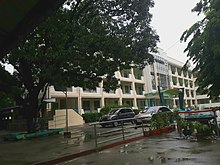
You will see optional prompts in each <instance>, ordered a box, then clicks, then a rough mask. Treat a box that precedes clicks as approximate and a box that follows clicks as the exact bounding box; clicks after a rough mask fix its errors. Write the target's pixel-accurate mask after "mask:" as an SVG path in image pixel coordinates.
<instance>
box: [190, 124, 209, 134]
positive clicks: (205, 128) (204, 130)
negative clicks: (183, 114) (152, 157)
mask: <svg viewBox="0 0 220 165" xmlns="http://www.w3.org/2000/svg"><path fill="white" fill-rule="evenodd" d="M193 126H194V128H195V129H196V130H197V133H199V134H200V135H211V134H212V131H213V130H212V128H211V127H210V126H209V125H208V124H207V123H206V124H204V123H201V122H198V121H195V122H194V123H193Z"/></svg>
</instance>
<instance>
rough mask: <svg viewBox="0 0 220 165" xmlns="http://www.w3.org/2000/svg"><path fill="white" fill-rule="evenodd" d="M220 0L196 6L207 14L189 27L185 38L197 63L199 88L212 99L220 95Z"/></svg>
mask: <svg viewBox="0 0 220 165" xmlns="http://www.w3.org/2000/svg"><path fill="white" fill-rule="evenodd" d="M219 4H220V1H219V0H212V1H211V0H201V1H200V2H199V3H198V4H197V5H196V7H195V8H194V9H193V11H194V12H198V14H200V13H201V12H203V13H204V15H205V18H204V19H203V20H201V21H198V22H196V23H195V24H194V25H193V26H191V28H189V29H188V30H186V31H185V32H184V33H183V35H182V37H181V40H182V41H187V40H188V39H190V41H189V42H188V45H187V48H186V49H185V52H187V56H188V57H189V59H190V60H192V61H193V63H194V64H195V68H194V70H193V72H194V73H196V77H197V80H196V83H197V84H198V86H199V88H198V91H200V92H202V94H208V95H209V96H210V98H211V99H214V98H216V97H218V96H219V95H220V86H219V83H220V46H219V45H220V12H219V10H220V7H219V6H220V5H219Z"/></svg>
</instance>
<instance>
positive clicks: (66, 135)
mask: <svg viewBox="0 0 220 165" xmlns="http://www.w3.org/2000/svg"><path fill="white" fill-rule="evenodd" d="M63 93H64V94H65V99H66V131H65V132H64V138H70V137H71V132H69V129H68V127H69V125H68V121H69V118H68V107H67V88H66V91H63Z"/></svg>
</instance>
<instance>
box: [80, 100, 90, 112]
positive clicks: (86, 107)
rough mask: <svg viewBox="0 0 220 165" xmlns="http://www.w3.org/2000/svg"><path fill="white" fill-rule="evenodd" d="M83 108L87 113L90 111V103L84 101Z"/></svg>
mask: <svg viewBox="0 0 220 165" xmlns="http://www.w3.org/2000/svg"><path fill="white" fill-rule="evenodd" d="M82 108H83V109H84V110H85V111H88V110H90V101H83V102H82Z"/></svg>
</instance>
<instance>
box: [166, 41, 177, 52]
mask: <svg viewBox="0 0 220 165" xmlns="http://www.w3.org/2000/svg"><path fill="white" fill-rule="evenodd" d="M178 42H180V40H178V41H176V42H175V43H174V44H173V45H171V46H170V47H169V48H167V49H166V50H165V52H167V51H168V50H169V49H171V48H173V47H174V46H176V44H177V43H178Z"/></svg>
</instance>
